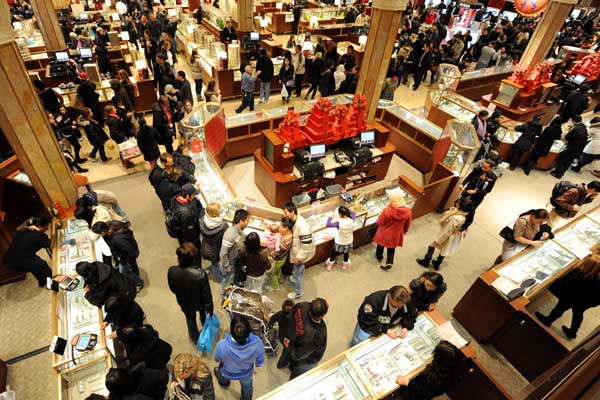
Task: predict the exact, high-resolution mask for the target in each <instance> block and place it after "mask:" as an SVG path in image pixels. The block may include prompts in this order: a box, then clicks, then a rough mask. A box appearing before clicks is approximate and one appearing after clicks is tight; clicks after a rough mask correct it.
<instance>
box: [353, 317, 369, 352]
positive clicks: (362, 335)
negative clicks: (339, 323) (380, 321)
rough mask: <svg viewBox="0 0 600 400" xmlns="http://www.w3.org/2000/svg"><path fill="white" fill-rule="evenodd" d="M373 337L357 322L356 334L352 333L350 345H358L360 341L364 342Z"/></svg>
mask: <svg viewBox="0 0 600 400" xmlns="http://www.w3.org/2000/svg"><path fill="white" fill-rule="evenodd" d="M370 337H371V334H370V333H369V332H365V331H363V330H362V329H361V328H360V325H359V324H358V322H357V323H356V327H355V328H354V334H353V335H352V341H351V342H350V347H352V346H356V345H357V344H359V343H360V342H364V341H365V340H367V339H368V338H370Z"/></svg>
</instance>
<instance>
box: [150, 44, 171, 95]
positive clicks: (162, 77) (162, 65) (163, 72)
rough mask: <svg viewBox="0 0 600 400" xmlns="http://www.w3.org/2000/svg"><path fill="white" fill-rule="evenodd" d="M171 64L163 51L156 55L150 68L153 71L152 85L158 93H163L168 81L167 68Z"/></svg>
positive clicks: (168, 68)
mask: <svg viewBox="0 0 600 400" xmlns="http://www.w3.org/2000/svg"><path fill="white" fill-rule="evenodd" d="M170 69H171V65H170V64H169V63H168V62H167V60H166V58H165V54H164V53H158V54H157V55H156V61H155V63H154V66H153V68H152V70H153V71H154V87H157V88H158V93H159V95H160V94H163V93H165V87H166V86H167V84H168V83H169V70H170Z"/></svg>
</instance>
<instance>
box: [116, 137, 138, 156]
mask: <svg viewBox="0 0 600 400" xmlns="http://www.w3.org/2000/svg"><path fill="white" fill-rule="evenodd" d="M119 152H120V153H121V158H122V159H123V160H125V161H128V160H131V159H133V158H136V157H139V156H141V155H142V151H141V150H140V148H139V146H138V144H137V140H136V139H135V138H130V139H127V140H126V141H124V142H123V143H119Z"/></svg>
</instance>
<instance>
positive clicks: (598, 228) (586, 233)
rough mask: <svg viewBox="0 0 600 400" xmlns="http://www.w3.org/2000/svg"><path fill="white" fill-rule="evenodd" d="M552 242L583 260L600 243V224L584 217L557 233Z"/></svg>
mask: <svg viewBox="0 0 600 400" xmlns="http://www.w3.org/2000/svg"><path fill="white" fill-rule="evenodd" d="M554 240H555V241H556V242H558V243H560V244H562V245H563V246H564V247H566V248H567V249H569V250H570V251H571V252H573V253H575V254H576V255H578V256H579V258H583V257H584V256H586V255H587V254H589V253H590V252H591V251H592V250H593V249H594V247H596V246H597V245H598V243H600V223H597V222H596V221H594V220H592V219H591V218H588V217H584V218H582V219H581V220H579V221H577V222H576V223H575V224H574V225H572V226H570V227H569V229H565V230H562V231H560V232H559V233H557V234H556V237H555V238H554Z"/></svg>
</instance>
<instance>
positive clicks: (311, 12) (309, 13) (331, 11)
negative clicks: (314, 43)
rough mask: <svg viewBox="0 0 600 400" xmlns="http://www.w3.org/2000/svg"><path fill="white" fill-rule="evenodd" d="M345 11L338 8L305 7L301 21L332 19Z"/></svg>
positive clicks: (319, 21)
mask: <svg viewBox="0 0 600 400" xmlns="http://www.w3.org/2000/svg"><path fill="white" fill-rule="evenodd" d="M342 13H343V11H338V10H337V9H336V8H333V7H332V8H303V9H302V13H301V14H300V21H302V22H307V23H313V22H314V21H315V18H316V21H317V22H318V23H321V22H323V21H331V20H334V19H336V18H338V17H340V16H341V15H342Z"/></svg>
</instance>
